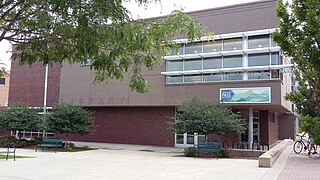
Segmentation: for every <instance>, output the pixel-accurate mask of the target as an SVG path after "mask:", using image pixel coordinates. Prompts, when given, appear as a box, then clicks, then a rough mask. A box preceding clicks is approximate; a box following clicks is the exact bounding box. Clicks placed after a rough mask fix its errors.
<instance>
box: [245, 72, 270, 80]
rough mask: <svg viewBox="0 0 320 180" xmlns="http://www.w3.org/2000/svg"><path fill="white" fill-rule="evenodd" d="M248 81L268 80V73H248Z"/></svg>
mask: <svg viewBox="0 0 320 180" xmlns="http://www.w3.org/2000/svg"><path fill="white" fill-rule="evenodd" d="M248 79H270V71H249V72H248Z"/></svg>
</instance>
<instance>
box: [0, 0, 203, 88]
mask: <svg viewBox="0 0 320 180" xmlns="http://www.w3.org/2000/svg"><path fill="white" fill-rule="evenodd" d="M127 1H130V0H89V1H87V0H80V1H65V0H28V1H26V0H4V1H0V41H1V40H4V39H6V40H8V41H11V42H14V43H16V44H17V46H16V47H17V50H18V51H17V52H19V53H15V54H14V55H13V58H14V59H19V60H20V61H21V63H23V64H33V63H35V62H37V61H42V62H43V63H44V64H53V63H62V62H63V61H69V62H70V63H81V62H87V61H91V68H92V69H93V70H95V72H96V77H95V80H96V82H101V81H105V80H108V79H117V80H121V79H123V78H124V75H125V74H126V73H130V76H131V82H130V87H131V88H132V90H135V91H138V92H146V91H147V90H148V88H149V86H148V84H147V82H146V81H145V80H144V78H143V76H142V75H141V67H147V68H148V69H153V68H154V67H155V66H156V65H157V64H159V63H161V62H162V58H161V57H162V56H163V55H165V54H167V53H168V52H169V51H171V50H172V47H175V44H174V43H173V42H172V41H170V40H172V38H174V37H175V36H176V35H178V34H182V35H183V36H185V37H188V38H190V39H194V38H197V37H200V36H201V35H202V33H203V30H202V26H201V25H200V23H199V22H198V21H197V20H195V19H193V18H191V17H189V16H187V15H185V14H183V13H182V12H180V11H175V12H173V13H172V14H171V15H169V16H168V17H167V18H160V19H147V20H141V19H139V20H133V19H132V18H131V16H130V12H129V11H128V10H127V9H126V8H125V7H124V6H123V4H122V3H123V2H127ZM158 1H159V0H137V1H136V2H137V3H139V4H141V5H147V4H148V3H151V2H158Z"/></svg>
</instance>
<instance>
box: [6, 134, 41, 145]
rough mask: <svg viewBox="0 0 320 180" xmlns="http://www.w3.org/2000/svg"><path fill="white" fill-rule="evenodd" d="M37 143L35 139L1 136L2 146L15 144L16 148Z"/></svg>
mask: <svg viewBox="0 0 320 180" xmlns="http://www.w3.org/2000/svg"><path fill="white" fill-rule="evenodd" d="M36 144H37V142H36V141H35V140H30V141H29V140H25V139H17V138H15V137H14V136H1V137H0V147H9V146H15V147H16V148H27V147H33V146H35V145H36Z"/></svg>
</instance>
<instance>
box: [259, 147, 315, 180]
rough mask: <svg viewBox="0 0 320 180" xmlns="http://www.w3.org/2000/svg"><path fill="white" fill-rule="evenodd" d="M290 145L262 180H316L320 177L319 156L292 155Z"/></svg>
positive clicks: (303, 153)
mask: <svg viewBox="0 0 320 180" xmlns="http://www.w3.org/2000/svg"><path fill="white" fill-rule="evenodd" d="M292 148H293V147H292V145H290V146H288V147H287V148H286V149H285V150H284V151H283V152H282V154H281V155H280V157H279V159H278V160H277V161H276V163H275V164H274V166H273V167H272V168H271V169H270V170H269V171H268V172H267V173H266V174H265V175H264V176H263V178H262V180H269V179H278V180H295V179H296V180H303V179H305V180H317V179H319V177H320V156H319V154H316V155H311V156H310V157H309V156H308V154H307V152H304V151H303V152H301V153H300V154H296V153H294V151H293V149H292Z"/></svg>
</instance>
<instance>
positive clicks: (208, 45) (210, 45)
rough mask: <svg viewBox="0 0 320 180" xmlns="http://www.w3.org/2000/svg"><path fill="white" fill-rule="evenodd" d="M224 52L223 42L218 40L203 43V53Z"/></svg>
mask: <svg viewBox="0 0 320 180" xmlns="http://www.w3.org/2000/svg"><path fill="white" fill-rule="evenodd" d="M219 51H222V41H221V40H216V41H209V42H204V43H203V52H204V53H209V52H219Z"/></svg>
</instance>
